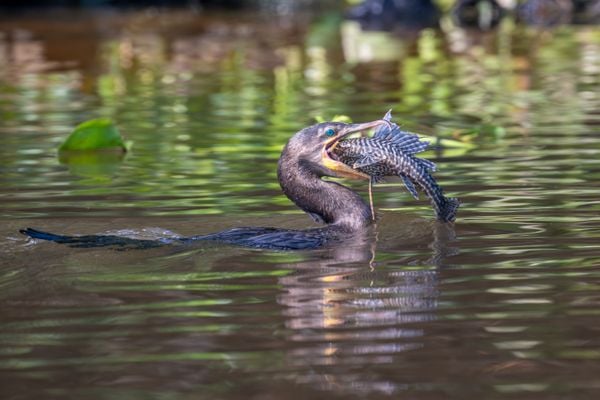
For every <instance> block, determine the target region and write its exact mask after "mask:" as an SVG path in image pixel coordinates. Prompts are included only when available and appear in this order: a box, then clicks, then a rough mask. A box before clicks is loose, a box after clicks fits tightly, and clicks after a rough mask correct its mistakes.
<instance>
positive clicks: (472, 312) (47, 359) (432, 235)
mask: <svg viewBox="0 0 600 400" xmlns="http://www.w3.org/2000/svg"><path fill="white" fill-rule="evenodd" d="M65 21H68V22H69V23H65ZM267 22H268V23H267ZM505 22H506V23H503V25H502V26H501V27H500V28H499V29H498V30H497V31H495V32H492V33H487V34H482V33H472V32H464V31H459V30H457V29H454V28H446V30H445V31H436V30H424V31H421V32H419V33H414V34H412V35H403V36H400V35H389V34H384V33H375V32H361V31H360V29H359V28H358V27H357V26H356V25H352V24H349V23H343V21H341V20H340V19H339V17H337V16H336V15H322V16H319V17H310V16H308V15H306V16H302V17H300V18H297V19H294V20H289V19H288V18H275V17H273V16H265V15H251V14H244V15H235V14H233V15H231V14H230V15H211V14H193V13H190V12H182V11H173V12H161V13H158V12H156V11H140V12H133V11H132V12H128V13H116V12H108V11H107V12H97V13H94V14H85V13H72V12H67V13H58V12H57V13H55V14H53V16H52V18H48V16H46V15H37V14H26V15H22V16H10V17H9V16H4V17H0V135H1V137H2V139H3V140H2V146H0V164H1V167H0V168H1V171H2V174H1V175H0V205H1V211H0V218H1V219H2V223H1V225H0V226H1V227H0V242H1V247H0V257H1V258H0V288H1V289H2V290H0V319H1V321H2V324H1V325H0V381H1V382H2V384H1V385H0V387H1V389H0V391H1V392H2V397H3V398H6V399H25V398H32V399H33V398H36V399H37V398H86V399H104V398H106V399H109V398H110V399H121V398H122V399H128V398H156V399H158V398H161V399H162V398H169V399H187V398H228V399H234V398H244V399H246V398H257V399H259V398H260V399H264V398H298V399H303V398H325V397H327V398H348V397H365V398H380V397H381V396H391V397H395V398H399V397H409V398H419V399H430V398H446V397H455V398H505V397H510V398H544V399H550V398H590V397H592V396H593V395H594V393H596V392H597V390H598V389H599V387H600V382H599V381H598V378H597V377H598V375H599V373H600V366H599V365H600V339H599V337H600V335H599V334H600V324H599V323H598V318H599V314H600V311H599V310H600V308H599V305H600V244H599V243H600V200H599V199H598V187H600V156H599V155H600V129H599V124H600V114H599V112H598V110H600V90H599V88H600V86H599V83H600V36H598V34H599V32H598V30H597V28H596V27H590V26H566V27H560V28H557V29H555V30H552V31H536V30H533V29H530V28H525V27H520V26H516V25H514V24H513V23H512V22H511V21H508V20H507V21H505ZM389 108H393V109H394V111H395V114H394V115H395V118H396V120H397V121H398V122H399V123H401V125H402V126H403V127H404V128H406V129H410V130H414V131H418V132H422V133H425V134H428V135H440V136H445V137H449V136H452V137H457V138H460V139H463V140H464V138H465V137H467V136H469V135H470V142H471V143H472V146H471V147H469V148H460V149H451V148H446V149H441V150H439V151H431V152H429V153H426V154H425V156H426V157H427V158H429V159H432V160H434V161H435V162H436V163H437V164H438V168H439V172H438V173H436V177H437V178H438V180H439V181H440V183H441V184H442V185H443V187H444V188H445V190H446V193H448V194H450V195H453V196H458V197H460V198H461V200H462V203H463V205H462V207H461V209H460V213H459V217H458V220H457V222H456V224H455V225H453V226H444V225H440V224H436V223H435V222H433V213H432V211H431V208H430V206H429V205H428V204H427V202H426V201H424V200H423V201H415V200H413V199H412V198H411V196H410V195H408V194H407V193H406V192H405V191H404V190H403V189H402V186H401V183H400V182H397V181H390V182H388V183H386V184H383V185H380V186H379V187H377V188H376V191H375V200H376V205H377V207H378V209H379V221H378V223H377V226H376V228H375V230H374V232H373V233H371V234H369V235H367V237H366V238H365V239H364V240H360V241H358V240H357V241H352V242H349V243H346V244H344V245H343V246H334V247H329V248H324V249H320V250H315V251H302V252H272V251H261V250H252V249H243V248H236V247H231V246H223V245H215V244H211V245H207V244H198V245H193V246H165V247H161V248H156V249H147V250H143V251H116V250H114V249H71V248H68V247H65V246H59V245H55V244H52V243H41V242H29V241H27V240H25V238H23V237H22V236H21V235H19V234H18V229H20V228H23V227H26V226H31V227H36V228H39V229H45V230H49V231H56V232H61V233H62V232H64V233H70V234H90V233H120V234H125V235H133V236H136V237H145V238H155V237H164V236H171V235H192V234H200V233H207V232H214V231H217V230H219V229H225V228H228V227H232V226H244V225H258V226H260V225H262V226H281V227H290V228H305V227H311V226H314V224H313V223H312V222H311V220H310V219H309V218H308V217H307V216H305V215H303V214H302V213H301V212H300V211H299V210H298V209H296V207H295V206H293V205H292V204H291V203H290V202H289V201H288V200H287V199H286V198H285V197H284V196H283V195H282V194H281V193H280V189H279V185H278V183H277V181H276V173H275V170H276V163H277V158H278V156H279V152H280V151H281V148H282V146H283V145H284V144H285V141H286V140H287V138H289V137H290V136H291V135H292V134H293V133H294V132H295V131H297V130H298V129H300V128H302V127H303V126H306V125H308V124H310V123H312V122H314V117H315V116H324V117H331V116H333V115H335V114H347V115H349V116H351V117H352V118H353V119H354V120H355V121H367V120H372V119H375V118H379V117H381V116H382V115H383V114H384V113H385V111H387V109H389ZM98 116H105V117H110V118H112V119H113V120H114V121H115V122H116V123H117V125H118V126H119V128H120V130H121V131H122V133H123V134H124V135H125V136H126V138H127V139H128V140H131V141H133V150H132V152H131V153H129V154H127V156H126V157H125V158H124V159H123V160H122V161H118V160H114V159H113V160H102V162H94V163H92V162H90V161H89V160H80V162H72V163H70V164H65V163H61V160H59V158H58V157H57V154H56V151H55V149H56V148H57V146H58V145H59V144H60V143H61V141H62V140H63V139H64V137H65V135H67V134H68V133H69V132H70V130H71V129H72V128H73V126H74V125H76V124H77V123H79V122H81V121H83V120H85V119H88V118H94V117H98ZM352 187H354V188H355V189H356V190H358V191H360V192H361V193H362V194H366V188H365V187H364V185H362V184H352Z"/></svg>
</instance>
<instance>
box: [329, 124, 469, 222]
mask: <svg viewBox="0 0 600 400" xmlns="http://www.w3.org/2000/svg"><path fill="white" fill-rule="evenodd" d="M384 119H386V120H388V121H389V120H390V119H391V115H390V113H389V112H388V114H386V116H385V117H384ZM428 146H429V143H428V142H426V141H422V140H421V139H420V138H419V137H418V136H417V135H415V134H413V133H409V132H405V131H402V130H401V129H400V128H399V127H398V125H396V124H394V123H391V122H390V124H389V126H382V127H381V128H379V129H378V130H377V131H376V132H375V134H374V135H373V137H370V138H356V139H346V140H342V141H340V142H339V143H338V144H337V146H336V147H335V149H333V154H334V155H335V157H336V158H337V159H338V160H339V161H341V162H343V163H344V164H346V165H348V166H350V167H352V168H354V169H356V170H358V171H360V172H362V173H365V174H367V175H369V176H370V177H371V179H372V181H373V182H380V181H382V180H383V179H384V178H385V177H388V176H399V177H401V178H402V181H403V182H404V185H405V186H406V188H407V190H408V191H409V192H410V193H411V194H412V195H413V197H415V198H416V199H418V198H419V195H418V191H417V189H421V190H422V191H423V192H425V194H426V195H427V197H429V198H430V200H431V202H432V205H433V207H434V209H435V212H436V216H437V218H438V219H439V220H440V221H443V222H449V221H454V219H455V218H456V210H457V209H458V206H459V201H458V199H456V198H448V197H445V196H444V193H443V190H442V188H441V187H440V186H439V185H438V184H437V182H436V180H435V179H434V177H433V176H432V175H431V172H433V171H435V169H436V166H435V164H434V163H433V162H431V161H429V160H425V159H422V158H418V157H417V156H416V154H417V153H420V152H422V151H424V150H425V149H427V147H428Z"/></svg>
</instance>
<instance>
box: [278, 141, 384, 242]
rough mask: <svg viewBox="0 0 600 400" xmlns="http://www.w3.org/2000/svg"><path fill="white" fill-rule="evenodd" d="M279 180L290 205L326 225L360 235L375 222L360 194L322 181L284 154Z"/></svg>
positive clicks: (337, 184)
mask: <svg viewBox="0 0 600 400" xmlns="http://www.w3.org/2000/svg"><path fill="white" fill-rule="evenodd" d="M277 176H278V178H279V184H280V185H281V188H282V189H283V192H284V193H285V195H286V196H287V197H288V198H289V199H290V200H291V201H293V202H294V203H295V204H296V205H297V206H298V207H300V208H301V209H302V210H304V211H305V212H307V213H310V214H311V215H313V216H315V215H316V216H318V217H319V218H320V219H321V220H323V222H325V223H327V224H330V225H335V226H337V227H340V228H343V229H345V230H348V231H359V230H363V229H365V228H366V227H367V226H369V225H370V224H371V222H372V216H371V210H370V208H369V206H368V205H367V204H366V203H365V202H364V200H363V199H362V198H361V197H360V196H359V195H358V194H356V193H355V192H353V191H352V190H350V189H348V188H347V187H345V186H343V185H340V184H339V183H336V182H329V181H323V180H322V179H321V176H319V175H318V174H317V173H315V172H313V170H312V169H311V168H310V166H309V165H308V164H303V162H302V161H299V160H297V159H295V158H292V157H289V156H287V155H286V154H285V151H284V154H282V157H281V158H280V160H279V166H278V169H277Z"/></svg>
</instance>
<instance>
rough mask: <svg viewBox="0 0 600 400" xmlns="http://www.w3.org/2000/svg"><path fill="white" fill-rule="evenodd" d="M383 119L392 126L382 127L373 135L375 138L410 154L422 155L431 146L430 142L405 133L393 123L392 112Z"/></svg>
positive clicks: (385, 125) (383, 125) (384, 125)
mask: <svg viewBox="0 0 600 400" xmlns="http://www.w3.org/2000/svg"><path fill="white" fill-rule="evenodd" d="M382 119H383V120H385V121H389V122H390V123H391V124H390V125H391V126H390V125H388V124H382V125H380V126H379V128H377V130H376V131H375V133H374V134H373V138H375V139H380V140H387V141H389V142H391V143H392V144H393V145H394V146H397V147H400V149H401V150H402V151H403V152H405V153H408V154H415V153H420V152H422V151H424V150H425V149H427V147H428V146H429V142H426V141H421V139H420V138H419V136H417V135H415V134H414V133H410V132H406V131H403V130H402V129H400V127H399V126H398V125H397V124H395V123H393V122H391V120H392V110H389V111H388V112H387V113H386V114H385V116H384V117H383V118H382Z"/></svg>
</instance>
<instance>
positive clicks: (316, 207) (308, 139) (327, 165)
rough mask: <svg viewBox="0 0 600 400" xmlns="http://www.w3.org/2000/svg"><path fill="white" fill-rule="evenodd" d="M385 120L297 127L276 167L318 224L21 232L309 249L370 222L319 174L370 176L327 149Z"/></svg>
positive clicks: (83, 243) (120, 242)
mask: <svg viewBox="0 0 600 400" xmlns="http://www.w3.org/2000/svg"><path fill="white" fill-rule="evenodd" d="M382 124H389V122H388V121H386V120H383V119H382V120H376V121H372V122H367V123H363V124H345V123H341V122H324V123H319V124H316V125H312V126H309V127H307V128H304V129H302V130H301V131H299V132H297V133H296V134H295V135H294V136H292V138H291V139H290V140H289V141H288V143H287V144H286V146H285V147H284V149H283V151H282V153H281V157H280V158H279V164H278V168H277V176H278V179H279V183H280V185H281V188H282V189H283V192H284V193H285V195H286V196H287V197H288V198H289V199H290V200H292V201H293V202H294V203H295V204H296V205H297V206H298V207H300V208H301V209H302V210H304V211H305V212H306V213H308V214H309V215H310V216H311V217H312V218H313V219H314V220H315V221H317V222H322V223H325V224H327V226H325V227H322V228H312V229H305V230H291V229H278V228H265V227H242V228H232V229H228V230H225V231H222V232H218V233H213V234H208V235H199V236H192V237H182V238H176V239H173V238H168V239H158V240H141V239H132V238H127V237H121V236H115V235H86V236H66V235H56V234H53V233H48V232H42V231H38V230H35V229H31V228H27V229H23V230H21V231H20V232H21V233H22V234H24V235H27V236H30V237H32V238H35V239H43V240H49V241H53V242H56V243H64V244H67V245H69V246H71V247H105V246H115V247H117V248H123V249H124V248H148V247H157V246H161V245H164V244H170V243H190V242H195V241H209V240H210V241H218V242H223V243H229V244H235V245H240V246H247V247H255V248H268V249H279V250H295V249H298V250H299V249H311V248H317V247H320V246H323V245H324V244H325V243H327V242H330V241H333V240H340V239H343V238H348V237H351V236H354V235H356V234H358V233H362V232H364V231H365V230H366V229H367V228H368V227H369V225H371V224H372V221H373V218H372V215H371V209H370V207H369V206H368V205H367V204H366V203H365V201H364V200H363V199H362V198H361V197H360V196H359V195H358V194H357V193H355V192H354V191H352V190H350V189H349V188H347V187H346V186H343V185H341V184H339V183H337V182H331V181H325V180H323V179H322V178H323V177H325V176H329V177H343V178H350V179H364V180H368V179H369V177H368V175H365V174H364V173H361V172H359V171H356V170H354V169H352V168H351V167H349V166H347V165H346V164H344V163H342V162H340V161H336V160H334V159H333V158H332V157H330V153H329V151H330V150H331V149H332V148H333V147H334V146H335V144H336V143H337V142H339V141H340V140H342V139H343V138H345V137H347V136H349V135H351V134H353V133H356V132H362V131H366V130H368V129H371V128H375V127H377V126H379V125H382Z"/></svg>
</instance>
